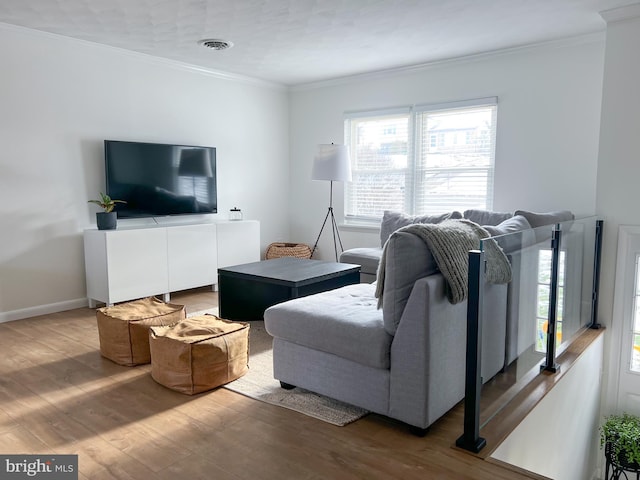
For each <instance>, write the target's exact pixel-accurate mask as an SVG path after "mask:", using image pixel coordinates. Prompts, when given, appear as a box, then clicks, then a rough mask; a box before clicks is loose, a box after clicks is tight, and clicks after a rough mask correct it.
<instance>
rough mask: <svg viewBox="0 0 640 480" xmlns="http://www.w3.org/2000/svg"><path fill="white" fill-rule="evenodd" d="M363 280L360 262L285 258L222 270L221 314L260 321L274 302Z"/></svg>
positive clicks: (219, 302) (220, 282)
mask: <svg viewBox="0 0 640 480" xmlns="http://www.w3.org/2000/svg"><path fill="white" fill-rule="evenodd" d="M358 282H360V265H353V264H350V263H336V262H325V261H321V260H306V259H301V258H294V257H281V258H274V259H272V260H264V261H262V262H254V263H247V264H244V265H236V266H233V267H226V268H219V269H218V289H219V292H218V306H219V309H220V316H221V317H222V318H226V319H229V320H259V319H262V316H263V314H264V311H265V310H266V309H267V308H268V307H270V306H271V305H275V304H276V303H280V302H284V301H287V300H291V299H292V298H298V297H304V296H306V295H311V294H314V293H319V292H326V291H327V290H333V289H334V288H339V287H343V286H345V285H351V284H354V283H358Z"/></svg>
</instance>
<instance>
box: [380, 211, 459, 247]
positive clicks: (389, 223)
mask: <svg viewBox="0 0 640 480" xmlns="http://www.w3.org/2000/svg"><path fill="white" fill-rule="evenodd" d="M450 218H462V214H461V213H460V212H455V211H454V212H447V213H443V214H441V215H417V216H413V215H407V214H406V213H401V212H392V211H390V210H385V211H384V214H383V215H382V223H381V224H380V246H381V247H384V244H385V243H386V241H387V240H388V239H389V236H390V235H391V234H392V233H393V232H395V231H396V230H398V229H399V228H402V227H406V226H407V225H413V224H414V223H440V222H442V221H444V220H448V219H450Z"/></svg>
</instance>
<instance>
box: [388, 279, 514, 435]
mask: <svg viewBox="0 0 640 480" xmlns="http://www.w3.org/2000/svg"><path fill="white" fill-rule="evenodd" d="M484 295H485V298H484V305H485V315H484V318H485V321H484V326H483V332H482V333H483V342H482V343H483V347H482V375H483V379H484V381H487V380H489V379H490V378H491V377H493V376H494V375H495V374H496V373H497V372H498V371H499V370H500V369H501V368H502V366H503V365H504V357H505V336H506V308H507V287H506V285H492V284H486V286H485V292H484ZM466 331H467V301H466V300H465V301H464V302H460V303H458V304H455V305H454V304H451V303H450V302H449V301H448V300H447V297H446V295H445V280H444V277H443V276H442V274H441V273H436V274H432V275H429V276H428V277H425V278H421V279H419V280H417V281H416V282H415V285H414V287H413V290H412V291H411V295H410V296H409V300H408V301H407V305H406V307H405V310H404V312H403V314H402V318H401V320H400V323H399V324H398V329H397V331H396V334H395V336H394V339H393V342H392V344H391V378H390V399H389V411H390V415H391V416H392V417H394V418H398V419H400V420H402V421H404V422H407V423H409V424H411V425H415V426H417V427H420V428H426V427H428V426H429V425H430V424H431V423H433V422H434V421H436V420H437V419H438V418H440V417H441V416H442V415H444V414H445V413H446V412H447V411H448V410H449V409H451V408H452V407H453V406H454V405H455V404H456V403H457V402H459V401H460V400H461V399H462V398H463V397H464V378H465V369H466Z"/></svg>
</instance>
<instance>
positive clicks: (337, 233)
mask: <svg viewBox="0 0 640 480" xmlns="http://www.w3.org/2000/svg"><path fill="white" fill-rule="evenodd" d="M331 224H332V225H331V227H332V229H333V251H334V253H335V255H336V262H337V261H338V244H337V243H336V237H338V243H340V251H341V252H343V251H344V247H343V246H342V239H341V238H340V230H338V222H336V217H335V215H334V214H333V208H332V209H331Z"/></svg>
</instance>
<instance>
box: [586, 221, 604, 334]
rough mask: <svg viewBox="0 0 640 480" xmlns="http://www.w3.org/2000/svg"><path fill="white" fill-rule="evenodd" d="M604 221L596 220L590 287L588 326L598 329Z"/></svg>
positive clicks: (599, 326)
mask: <svg viewBox="0 0 640 480" xmlns="http://www.w3.org/2000/svg"><path fill="white" fill-rule="evenodd" d="M603 225H604V221H602V220H596V238H595V249H594V252H593V287H592V289H591V325H589V328H593V329H598V328H601V327H602V325H600V324H599V323H598V292H599V291H600V263H601V258H602V236H603V234H604V230H603Z"/></svg>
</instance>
